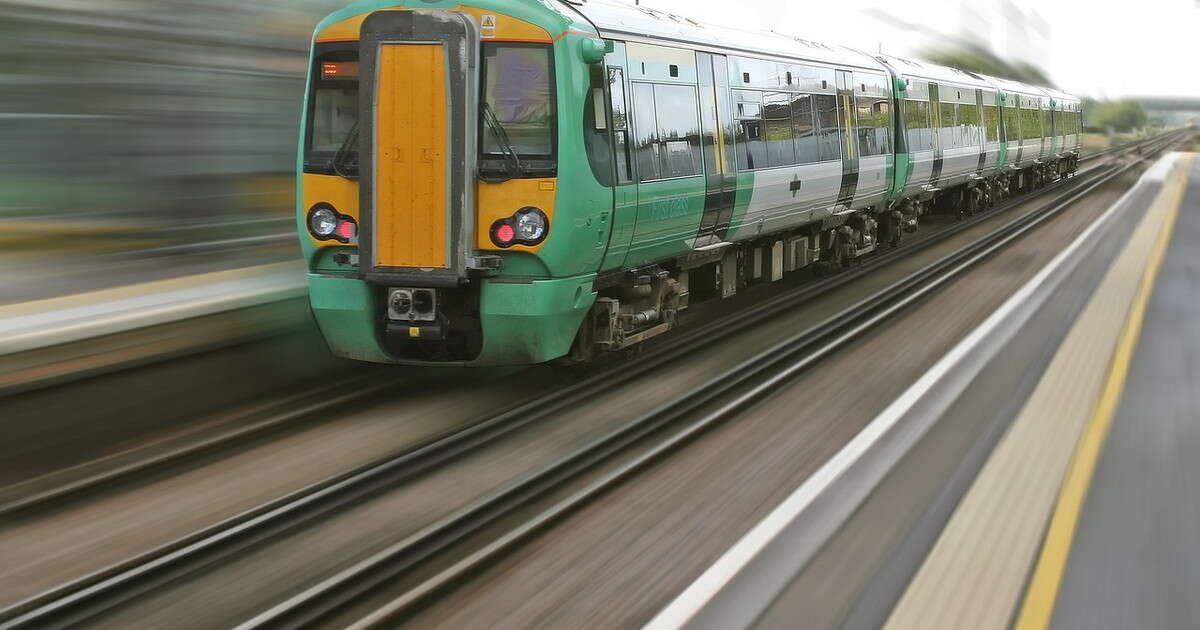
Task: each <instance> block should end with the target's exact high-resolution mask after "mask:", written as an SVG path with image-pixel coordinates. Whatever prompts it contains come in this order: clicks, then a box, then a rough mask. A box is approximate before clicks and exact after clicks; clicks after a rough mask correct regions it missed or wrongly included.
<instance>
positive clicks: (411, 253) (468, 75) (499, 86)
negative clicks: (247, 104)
mask: <svg viewBox="0 0 1200 630" xmlns="http://www.w3.org/2000/svg"><path fill="white" fill-rule="evenodd" d="M378 4H379V3H377V2H366V3H358V4H355V5H352V6H351V7H348V8H347V9H345V10H343V11H340V12H338V13H335V14H333V15H332V16H330V17H329V18H327V19H326V20H325V21H323V22H322V23H321V24H320V25H319V26H318V28H317V31H316V34H315V36H314V45H313V56H312V63H311V64H310V70H309V72H310V81H309V94H308V107H307V111H306V115H305V123H304V133H303V134H302V138H301V147H300V156H301V157H300V160H299V164H298V170H299V171H300V173H301V177H299V178H298V191H297V193H298V194H297V199H298V212H297V214H298V221H299V227H300V230H301V233H302V234H306V235H307V238H304V237H302V246H303V249H304V253H305V257H306V259H307V260H308V262H309V271H310V273H309V291H310V302H311V305H312V309H313V313H314V315H315V317H316V320H317V323H318V325H319V326H320V328H321V331H322V333H323V335H324V337H325V339H326V341H327V342H328V344H329V346H330V348H331V350H332V351H333V353H334V354H336V355H338V356H342V357H347V358H352V359H357V360H364V361H373V362H383V363H410V364H425V363H436V364H442V365H445V364H460V365H462V364H488V365H498V364H524V363H536V362H542V361H546V360H549V359H551V358H554V357H557V356H561V355H562V354H565V353H566V352H567V350H568V349H569V347H570V345H571V342H572V341H573V339H574V336H575V332H576V331H577V330H578V328H579V323H580V321H581V320H582V318H583V316H584V314H585V313H586V312H587V311H588V309H589V308H590V307H591V305H592V302H593V301H594V299H595V294H594V292H593V290H592V285H593V281H594V279H595V270H596V269H597V268H598V266H599V263H600V260H601V258H602V256H603V251H604V246H605V245H606V244H607V238H608V234H607V231H606V230H607V228H608V214H609V212H610V211H611V193H610V192H608V190H607V189H605V188H603V187H601V186H600V185H599V184H598V183H597V182H596V180H595V178H594V177H593V176H592V174H591V173H590V171H589V169H588V167H587V166H586V162H584V165H583V167H582V168H579V167H577V166H576V165H575V163H574V160H573V159H571V158H570V157H569V156H579V155H583V154H584V149H583V147H582V146H581V144H582V138H581V134H579V133H570V132H569V131H566V130H575V129H580V128H582V127H583V125H584V123H583V112H582V110H580V111H575V108H568V107H561V108H560V107H559V105H560V104H566V103H570V102H572V101H573V100H576V101H577V100H579V99H571V98H570V97H569V96H567V97H566V98H563V94H564V93H565V94H568V95H569V94H574V93H586V89H585V88H583V87H581V84H582V83H584V82H586V81H588V80H589V79H588V72H587V68H588V65H587V64H586V63H584V62H583V61H584V60H583V57H584V56H586V55H591V56H593V57H595V58H599V57H602V55H603V47H602V46H600V47H599V50H598V51H597V50H596V44H598V40H595V39H593V38H592V36H589V34H588V33H587V32H586V31H584V30H583V29H587V26H586V25H583V24H579V23H577V22H574V21H573V18H572V17H571V15H570V14H568V13H565V12H560V11H551V10H547V9H546V8H545V7H543V6H541V5H538V4H536V3H513V2H503V1H494V2H484V1H481V2H479V3H477V4H479V5H481V6H478V7H464V6H460V5H458V4H457V3H453V2H428V1H425V2H422V3H421V4H420V5H419V8H416V9H412V10H410V9H406V8H404V7H399V6H397V7H391V8H389V9H385V10H375V9H376V7H377V6H378ZM504 11H507V12H508V13H505V12H504ZM552 33H553V35H552ZM584 42H587V43H584ZM589 46H590V48H589ZM481 102H482V106H481ZM481 113H482V115H481ZM560 156H568V157H567V158H566V159H560ZM563 190H570V191H571V193H572V194H571V199H570V203H563V201H562V199H561V198H560V191H563ZM606 195H607V196H606ZM580 225H588V226H591V225H594V226H595V227H596V228H597V229H594V230H587V231H586V232H585V231H584V230H579V229H574V228H576V227H577V226H580Z"/></svg>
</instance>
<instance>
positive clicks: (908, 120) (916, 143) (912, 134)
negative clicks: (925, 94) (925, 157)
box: [904, 100, 933, 151]
mask: <svg viewBox="0 0 1200 630" xmlns="http://www.w3.org/2000/svg"><path fill="white" fill-rule="evenodd" d="M904 125H905V127H907V128H908V136H907V138H908V150H909V151H929V150H931V149H933V133H932V131H931V130H930V128H929V103H928V102H927V101H912V100H906V101H904Z"/></svg>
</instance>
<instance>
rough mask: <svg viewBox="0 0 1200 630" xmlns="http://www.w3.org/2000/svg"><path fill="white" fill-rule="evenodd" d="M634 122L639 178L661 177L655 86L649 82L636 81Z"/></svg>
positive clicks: (642, 179)
mask: <svg viewBox="0 0 1200 630" xmlns="http://www.w3.org/2000/svg"><path fill="white" fill-rule="evenodd" d="M632 90H633V123H634V132H635V133H636V134H637V136H636V142H635V143H634V147H635V150H636V152H637V167H638V178H639V179H640V180H641V181H648V180H652V179H661V178H662V176H661V175H660V173H659V160H658V151H659V146H658V122H657V121H656V120H655V118H654V86H653V85H650V84H649V83H634V84H633V86H632Z"/></svg>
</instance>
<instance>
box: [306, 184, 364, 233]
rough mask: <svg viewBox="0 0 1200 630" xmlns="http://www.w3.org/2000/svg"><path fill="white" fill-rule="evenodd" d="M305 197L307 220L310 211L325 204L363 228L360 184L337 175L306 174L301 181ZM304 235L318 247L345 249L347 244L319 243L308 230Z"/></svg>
mask: <svg viewBox="0 0 1200 630" xmlns="http://www.w3.org/2000/svg"><path fill="white" fill-rule="evenodd" d="M301 186H302V188H303V195H304V207H303V208H301V209H300V212H301V214H302V215H303V216H304V218H305V219H306V220H307V218H308V209H309V208H311V207H313V206H314V205H316V204H318V203H321V202H324V203H327V204H330V205H332V206H333V207H334V209H336V210H337V211H338V212H340V213H342V214H344V215H346V216H348V217H351V218H353V219H354V220H355V221H356V222H358V224H359V225H360V226H361V225H362V221H361V220H360V219H359V209H358V182H357V181H354V180H350V179H346V178H344V177H338V176H336V175H314V174H311V173H305V174H304V177H303V179H302V180H301ZM304 234H305V235H306V236H307V237H308V240H309V241H310V242H312V244H313V245H315V246H316V247H344V246H345V244H344V243H341V242H338V241H336V240H332V239H331V240H327V241H319V240H317V239H315V238H313V235H312V234H311V233H310V232H309V231H308V230H307V229H306V230H304Z"/></svg>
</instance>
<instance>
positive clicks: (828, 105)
mask: <svg viewBox="0 0 1200 630" xmlns="http://www.w3.org/2000/svg"><path fill="white" fill-rule="evenodd" d="M812 98H813V109H814V110H815V111H816V114H817V115H816V119H817V137H818V138H819V151H820V156H821V161H826V160H839V159H841V157H842V133H841V130H840V129H839V127H838V112H837V98H836V97H834V96H833V95H832V94H814V95H813V97H812Z"/></svg>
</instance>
